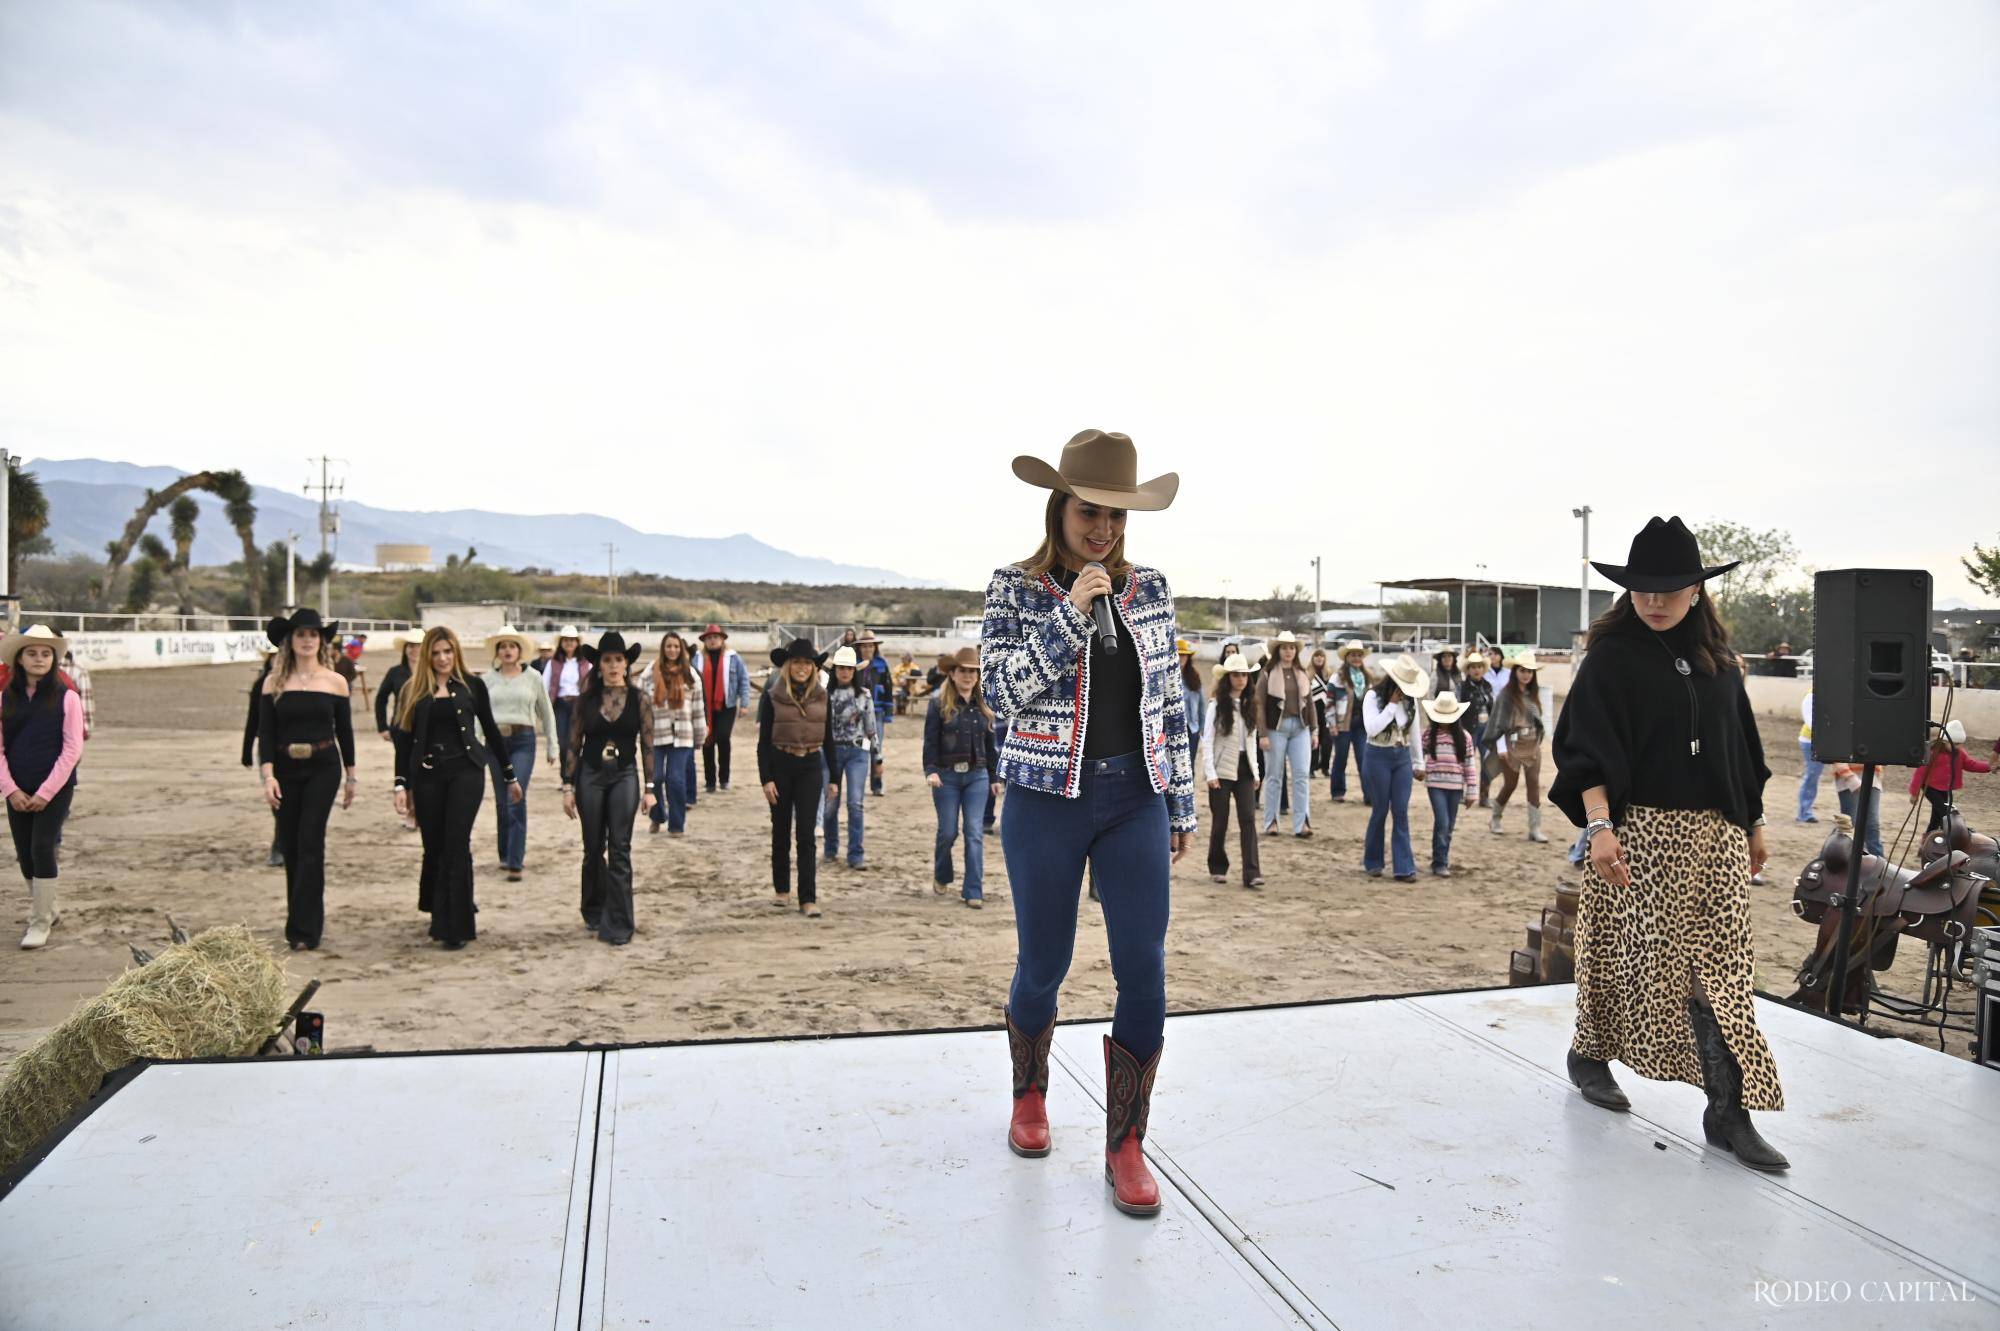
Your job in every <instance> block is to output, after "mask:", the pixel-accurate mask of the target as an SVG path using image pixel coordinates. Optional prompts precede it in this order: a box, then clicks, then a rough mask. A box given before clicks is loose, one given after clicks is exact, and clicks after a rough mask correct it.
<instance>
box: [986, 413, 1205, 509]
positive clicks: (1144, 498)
mask: <svg viewBox="0 0 2000 1331" xmlns="http://www.w3.org/2000/svg"><path fill="white" fill-rule="evenodd" d="M1014 474H1015V475H1016V476H1018V477H1020V478H1021V479H1022V480H1024V481H1026V482H1027V483H1028V484H1030V485H1035V486H1040V487H1041V488H1042V489H1044V490H1060V491H1062V493H1064V494H1067V495H1075V496H1076V497H1077V498H1078V499H1082V500H1087V501H1088V502H1090V503H1093V504H1104V505H1107V506H1108V507H1111V508H1136V509H1138V510H1140V511H1141V512H1156V511H1158V510H1160V509H1163V508H1165V507H1166V506H1167V505H1169V504H1171V503H1173V502H1174V495H1175V494H1176V493H1177V492H1178V491H1179V490H1180V488H1181V478H1180V477H1179V476H1178V475H1176V474H1175V473H1173V472H1171V471H1170V472H1168V473H1167V474H1166V475H1164V476H1155V477H1154V478H1153V479H1152V480H1150V481H1147V482H1145V483H1144V484H1143V485H1142V484H1140V482H1139V452H1138V450H1137V449H1135V448H1133V447H1132V437H1131V436H1130V435H1124V434H1115V433H1109V432H1107V431H1104V430H1084V431H1082V432H1081V433H1079V434H1078V435H1076V436H1075V437H1074V438H1072V439H1071V440H1070V441H1069V442H1068V443H1067V444H1064V445H1063V451H1062V462H1061V464H1060V465H1058V466H1054V467H1051V466H1050V465H1049V464H1048V463H1046V462H1044V461H1042V460H1041V459H1040V458H1038V457H1033V456H1031V455H1029V454H1027V453H1023V454H1022V455H1021V456H1019V457H1017V458H1015V459H1014Z"/></svg>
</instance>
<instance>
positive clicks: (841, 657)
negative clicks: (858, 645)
mask: <svg viewBox="0 0 2000 1331" xmlns="http://www.w3.org/2000/svg"><path fill="white" fill-rule="evenodd" d="M860 664H861V658H860V657H858V656H856V655H855V654H854V648H852V647H849V646H841V647H837V648H835V649H834V653H833V655H832V656H829V657H827V658H826V668H827V669H828V670H831V669H833V668H834V667H835V666H847V667H848V668H850V669H854V668H858V667H859V666H860Z"/></svg>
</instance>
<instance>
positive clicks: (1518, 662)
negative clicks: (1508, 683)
mask: <svg viewBox="0 0 2000 1331" xmlns="http://www.w3.org/2000/svg"><path fill="white" fill-rule="evenodd" d="M1500 664H1501V665H1503V666H1505V667H1506V668H1507V669H1509V670H1517V669H1518V670H1540V669H1541V668H1542V664H1541V662H1539V661H1537V660H1536V659H1535V649H1534V648H1532V647H1524V648H1522V649H1521V651H1520V652H1518V653H1516V654H1515V655H1513V656H1503V657H1501V658H1500Z"/></svg>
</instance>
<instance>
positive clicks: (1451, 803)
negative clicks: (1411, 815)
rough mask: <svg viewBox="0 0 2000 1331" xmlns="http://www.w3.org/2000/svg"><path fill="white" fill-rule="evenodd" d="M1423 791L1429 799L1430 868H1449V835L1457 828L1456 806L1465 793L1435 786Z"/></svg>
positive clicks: (1427, 787)
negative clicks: (1428, 795) (1427, 793)
mask: <svg viewBox="0 0 2000 1331" xmlns="http://www.w3.org/2000/svg"><path fill="white" fill-rule="evenodd" d="M1424 789H1425V790H1426V791H1427V792H1429V794H1430V797H1431V868H1433V869H1449V868H1450V867H1451V833H1452V829H1454V828H1455V827H1457V826H1458V806H1459V802H1460V800H1461V799H1463V798H1464V795H1465V792H1464V791H1462V790H1439V789H1438V788H1437V787H1436V786H1426V787H1424Z"/></svg>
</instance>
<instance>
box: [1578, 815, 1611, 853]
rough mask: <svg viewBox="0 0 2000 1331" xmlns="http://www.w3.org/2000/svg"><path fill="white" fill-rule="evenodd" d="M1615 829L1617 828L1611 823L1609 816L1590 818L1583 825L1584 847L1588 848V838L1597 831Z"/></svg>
mask: <svg viewBox="0 0 2000 1331" xmlns="http://www.w3.org/2000/svg"><path fill="white" fill-rule="evenodd" d="M1617 830H1618V829H1617V828H1616V827H1615V826H1614V825H1613V824H1612V822H1611V820H1610V819H1609V818H1593V819H1591V820H1590V821H1589V822H1587V823H1585V824H1584V825H1583V844H1584V847H1585V848H1586V849H1588V848H1589V846H1590V839H1591V838H1592V837H1594V836H1596V835H1597V834H1598V833H1599V832H1615V831H1617Z"/></svg>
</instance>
